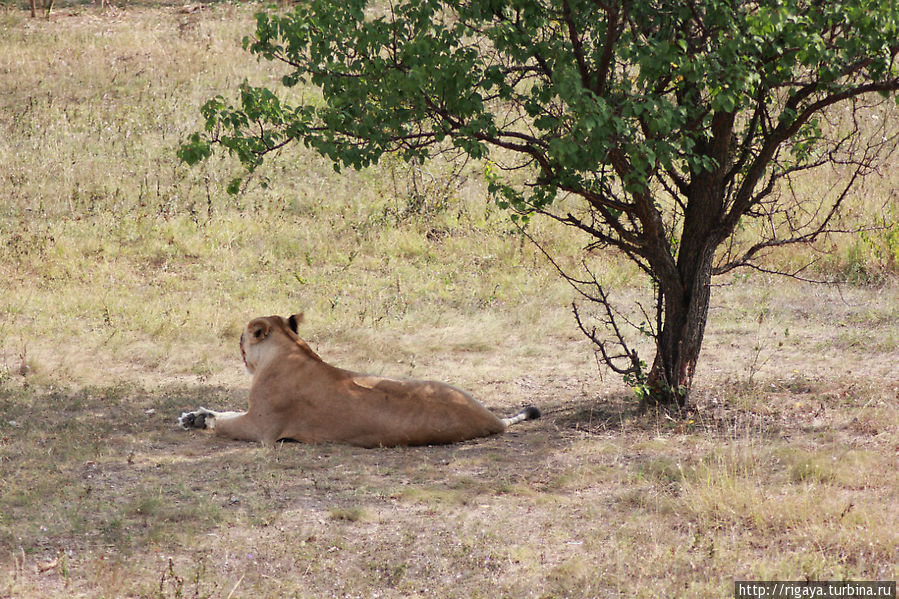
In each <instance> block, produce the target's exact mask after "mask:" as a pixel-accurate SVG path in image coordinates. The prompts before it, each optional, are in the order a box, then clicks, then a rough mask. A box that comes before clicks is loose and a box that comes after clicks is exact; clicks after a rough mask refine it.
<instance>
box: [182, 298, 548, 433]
mask: <svg viewBox="0 0 899 599" xmlns="http://www.w3.org/2000/svg"><path fill="white" fill-rule="evenodd" d="M301 321H302V314H299V315H295V316H293V317H291V320H290V321H288V320H287V319H284V318H282V317H280V316H268V317H264V318H255V319H253V320H251V321H250V322H249V324H247V327H246V329H245V330H244V332H243V335H241V338H240V348H241V354H242V355H243V358H244V363H245V365H246V367H247V370H248V371H249V372H250V373H251V374H252V375H253V383H252V386H251V387H250V401H249V407H248V409H247V411H246V412H243V413H241V412H212V411H209V410H206V409H205V408H200V410H197V411H195V412H188V413H184V414H182V416H181V418H180V419H179V421H180V423H181V425H182V427H184V428H205V429H206V430H207V431H209V432H211V433H214V434H216V435H218V436H221V437H228V438H232V439H244V440H248V441H261V442H262V443H264V444H265V445H272V444H274V443H275V442H276V441H278V440H279V439H293V440H296V441H301V442H305V443H326V442H333V443H346V444H350V445H358V446H362V447H377V446H384V447H387V446H394V445H430V444H442V443H453V442H457V441H463V440H465V439H473V438H476V437H484V436H487V435H492V434H497V433H502V432H504V431H505V429H506V426H507V425H508V424H514V423H516V422H520V421H522V420H527V419H530V418H536V417H538V416H539V411H537V410H536V409H533V408H532V409H531V410H530V412H528V414H529V415H528V416H524V414H525V412H522V413H520V414H519V415H518V416H516V417H513V418H509V419H504V420H501V419H499V418H497V417H496V416H495V415H493V413H491V412H490V411H489V410H487V409H486V408H485V407H484V406H482V405H481V404H480V403H478V402H477V401H476V400H475V399H474V398H473V397H471V395H469V394H468V393H466V392H464V391H462V390H460V389H456V388H455V387H451V386H450V385H447V384H444V383H439V382H434V381H416V380H397V379H390V378H385V377H378V376H370V375H362V374H358V373H355V372H350V371H348V370H342V369H340V368H336V367H334V366H331V365H330V364H327V363H325V362H324V361H323V360H322V359H321V358H320V357H319V356H318V355H317V354H316V353H315V352H314V351H312V349H311V348H310V347H309V346H308V345H307V344H306V343H305V342H304V341H303V340H302V339H300V338H299V337H297V335H296V333H294V331H293V330H291V327H290V324H291V322H292V323H293V324H294V327H295V326H296V324H297V323H298V322H301Z"/></svg>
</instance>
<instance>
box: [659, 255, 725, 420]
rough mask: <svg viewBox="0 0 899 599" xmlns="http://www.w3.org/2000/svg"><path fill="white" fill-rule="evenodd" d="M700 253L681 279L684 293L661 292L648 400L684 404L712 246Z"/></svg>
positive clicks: (698, 342)
mask: <svg viewBox="0 0 899 599" xmlns="http://www.w3.org/2000/svg"><path fill="white" fill-rule="evenodd" d="M704 253H705V254H707V255H706V256H703V257H702V259H700V260H698V264H697V265H696V270H695V275H694V276H692V277H691V278H690V279H688V280H685V281H684V293H682V294H666V293H664V292H663V293H662V298H661V299H662V302H663V303H664V306H663V307H662V308H661V309H663V310H664V320H663V322H662V328H661V331H659V333H658V346H657V348H656V356H655V361H654V362H653V365H652V370H650V372H649V377H648V381H647V382H648V384H649V395H648V396H647V398H646V399H647V400H648V401H650V402H654V403H658V404H664V405H676V406H678V407H684V406H685V405H686V403H687V399H688V397H689V394H690V389H691V388H692V386H693V375H694V374H695V373H696V362H697V361H698V360H699V351H700V349H702V340H703V336H704V335H705V325H706V319H707V317H708V313H709V300H710V292H709V291H710V283H711V277H712V260H711V255H713V254H714V248H709V250H708V251H707V252H704Z"/></svg>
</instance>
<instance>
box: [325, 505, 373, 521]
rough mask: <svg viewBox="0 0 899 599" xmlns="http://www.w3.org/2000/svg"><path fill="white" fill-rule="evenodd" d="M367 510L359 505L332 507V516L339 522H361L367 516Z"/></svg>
mask: <svg viewBox="0 0 899 599" xmlns="http://www.w3.org/2000/svg"><path fill="white" fill-rule="evenodd" d="M367 515H368V514H367V513H366V511H365V510H364V509H363V508H361V507H358V506H352V507H345V508H342V507H335V508H331V512H330V517H331V519H332V520H337V521H339V522H359V521H360V520H364V519H365V518H366V517H367Z"/></svg>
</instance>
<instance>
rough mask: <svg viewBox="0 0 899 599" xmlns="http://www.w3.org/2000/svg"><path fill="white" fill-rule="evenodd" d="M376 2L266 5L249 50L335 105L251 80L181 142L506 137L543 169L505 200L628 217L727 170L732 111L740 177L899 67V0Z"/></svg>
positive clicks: (396, 147) (276, 144) (486, 141)
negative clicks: (679, 187)
mask: <svg viewBox="0 0 899 599" xmlns="http://www.w3.org/2000/svg"><path fill="white" fill-rule="evenodd" d="M371 4H372V3H370V2H367V1H366V0H346V1H343V2H330V1H328V0H315V1H313V2H311V3H310V4H308V5H305V4H304V5H301V6H299V7H298V8H297V9H296V11H295V12H294V13H292V14H286V15H267V14H259V15H257V29H256V33H255V37H254V38H247V39H245V40H244V48H245V49H248V50H249V51H250V52H252V53H254V54H256V55H258V56H259V57H260V58H265V59H267V60H276V61H281V62H283V63H284V64H286V65H288V66H289V72H288V73H287V74H286V75H285V76H284V77H283V79H282V83H283V84H284V85H285V86H287V87H293V86H295V85H297V84H298V83H306V82H309V83H312V84H313V85H314V86H316V87H318V88H320V90H321V93H322V100H321V101H311V102H307V103H304V104H300V105H297V106H292V105H289V104H287V103H283V102H282V101H280V100H279V99H278V97H277V96H276V95H275V94H274V93H272V92H271V91H270V90H268V89H266V88H260V87H252V86H250V85H248V84H244V85H243V86H241V90H240V102H239V104H238V105H237V106H234V105H231V104H230V103H228V102H227V101H226V100H225V99H224V98H222V97H221V96H219V97H217V98H214V99H212V100H210V101H209V102H207V103H206V105H205V106H204V107H203V109H202V113H203V116H204V117H205V119H206V127H205V129H206V131H205V133H204V134H202V135H201V134H194V135H193V136H191V138H190V139H189V140H188V142H187V143H186V144H185V145H184V146H183V147H182V149H181V157H182V158H183V159H184V160H185V161H187V162H189V163H194V162H197V161H199V160H201V159H203V158H206V157H207V156H209V154H210V151H211V148H210V144H211V143H218V144H221V146H223V147H225V148H227V149H228V150H229V151H230V152H232V153H234V154H236V155H237V156H238V157H239V158H240V160H241V161H242V162H243V164H244V165H245V166H246V167H247V168H249V169H250V170H252V169H255V168H256V167H257V166H258V165H259V164H260V163H261V162H262V159H263V157H264V156H265V154H267V153H269V152H271V151H274V150H276V149H279V148H280V147H282V146H283V145H285V144H287V143H289V142H290V141H292V140H302V141H303V142H304V143H305V144H306V145H307V146H310V147H313V148H315V149H316V150H317V151H319V152H320V153H322V154H323V155H325V156H328V157H329V158H331V160H333V161H334V163H335V166H336V167H337V168H339V165H344V166H351V167H353V168H362V167H365V166H368V165H370V164H372V163H374V162H377V160H378V159H379V158H380V157H381V156H382V155H383V154H384V153H385V152H394V151H399V152H401V153H402V155H403V156H404V157H406V158H408V159H411V158H413V157H415V158H418V159H423V158H426V157H427V156H428V155H429V150H431V149H433V148H435V147H437V146H439V145H440V144H442V143H443V142H445V141H446V140H449V143H451V144H452V145H453V146H455V147H456V148H459V149H461V150H462V151H464V152H466V153H467V154H469V155H470V156H472V157H474V158H483V157H485V156H487V155H488V153H489V151H490V147H491V146H494V147H499V148H505V149H507V150H511V151H513V152H515V153H517V155H518V156H519V159H518V161H515V162H514V164H508V165H507V166H509V167H520V166H523V165H528V166H530V167H532V168H533V169H534V170H535V177H534V181H533V183H534V184H533V185H532V186H529V187H528V188H526V189H520V188H513V187H511V186H509V185H506V184H504V183H503V182H502V179H501V178H500V177H492V178H491V186H492V188H493V191H494V192H499V193H501V195H502V197H503V198H504V200H503V205H507V204H512V205H513V206H514V207H515V208H518V209H520V210H527V209H530V208H534V207H537V208H540V207H542V206H545V205H546V204H548V203H549V202H551V201H552V200H553V199H554V198H555V197H556V195H557V193H558V192H559V191H560V190H564V191H569V192H574V193H579V194H582V195H585V196H588V197H591V198H592V199H594V200H595V201H597V202H598V203H599V204H601V205H603V206H604V207H605V208H607V209H610V210H612V213H611V214H610V216H612V217H615V216H616V214H617V213H619V212H621V211H622V210H624V211H626V209H627V208H628V207H629V206H628V204H632V203H633V201H632V200H629V199H628V196H629V195H630V194H640V193H645V192H646V191H647V188H648V186H649V185H650V182H651V181H652V180H653V178H655V177H660V176H661V177H662V178H664V179H665V180H666V181H667V182H669V183H672V184H688V183H689V181H690V180H691V178H692V177H696V176H698V175H701V174H702V173H704V172H709V171H711V170H713V169H714V168H715V167H716V166H719V167H720V166H721V165H720V164H717V163H716V156H714V154H713V152H711V151H710V150H709V147H708V146H709V144H710V143H711V142H712V139H711V137H712V131H713V120H714V118H715V116H716V115H721V114H743V113H745V114H746V117H745V118H743V119H741V120H740V121H739V122H738V123H737V126H736V131H735V132H734V136H735V138H736V139H737V140H738V141H739V142H741V143H742V148H741V149H742V151H743V154H744V155H745V157H744V159H743V160H742V161H741V162H740V163H739V164H738V165H737V166H738V167H739V168H737V169H736V170H735V172H733V173H731V175H730V179H731V180H733V179H736V178H738V177H739V176H740V175H741V174H745V171H746V169H749V168H751V167H752V166H753V165H754V161H753V160H751V158H752V157H754V155H757V154H758V153H759V152H760V151H761V150H762V147H761V145H762V144H761V143H760V140H761V139H763V138H764V137H765V136H766V135H770V134H771V133H772V132H773V131H775V130H778V129H780V130H781V131H782V133H783V135H782V137H784V139H785V140H790V141H791V146H792V152H791V153H790V155H789V156H788V158H789V159H790V160H792V161H794V162H796V161H799V162H801V161H803V160H809V159H812V158H813V156H812V154H813V151H812V148H813V146H814V141H815V139H816V138H817V137H818V135H819V131H818V128H817V121H816V120H815V119H814V118H811V116H812V115H810V114H807V113H808V112H809V111H812V112H814V111H815V108H816V107H815V103H816V102H822V101H827V98H834V97H836V96H839V95H840V94H851V93H854V91H855V90H856V89H857V88H858V86H859V85H860V83H862V82H867V83H868V84H869V86H870V91H878V90H880V91H887V88H889V85H888V84H887V83H888V82H890V81H893V82H894V81H895V78H896V63H895V55H896V48H895V45H896V41H895V40H896V39H899V30H897V18H896V11H897V9H896V4H895V2H894V1H893V0H845V1H836V2H809V1H808V0H792V1H786V2H744V1H727V0H705V1H693V2H683V1H665V0H656V1H647V2H627V1H620V2H615V1H613V0H607V2H602V1H594V0H565V1H561V2H559V1H556V0H553V1H533V0H512V1H507V0H503V1H499V0H468V1H466V2H445V1H440V0H406V1H405V2H401V3H399V4H397V5H391V6H388V5H374V6H372V5H371ZM877 82H881V83H883V85H882V86H880V88H882V89H880V88H878V86H877V85H876V84H875V83H877ZM788 162H789V160H785V164H787V163H788ZM764 166H765V167H769V166H772V165H771V164H766V165H764ZM613 180H614V181H617V183H619V184H620V187H616V186H614V185H612V183H613ZM731 182H733V181H731ZM622 189H623V191H622ZM622 194H623V197H622Z"/></svg>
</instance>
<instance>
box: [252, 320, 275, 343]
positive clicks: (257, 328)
mask: <svg viewBox="0 0 899 599" xmlns="http://www.w3.org/2000/svg"><path fill="white" fill-rule="evenodd" d="M269 330H270V327H269V325H268V322H266V321H265V320H262V319H258V320H254V321H252V322H251V323H250V324H248V325H247V332H248V333H249V334H250V340H251V341H252V342H253V343H258V342H260V341H262V340H263V339H265V338H266V337H268V333H269Z"/></svg>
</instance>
